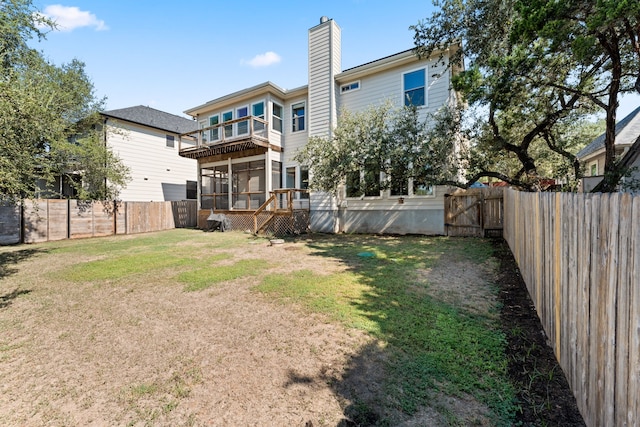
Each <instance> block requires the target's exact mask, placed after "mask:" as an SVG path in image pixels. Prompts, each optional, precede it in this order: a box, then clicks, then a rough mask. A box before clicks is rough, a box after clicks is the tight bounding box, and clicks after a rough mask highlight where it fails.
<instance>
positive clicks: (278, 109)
mask: <svg viewBox="0 0 640 427" xmlns="http://www.w3.org/2000/svg"><path fill="white" fill-rule="evenodd" d="M272 116H273V119H272V122H273V130H277V131H278V132H282V105H278V104H275V103H274V104H273V114H272Z"/></svg>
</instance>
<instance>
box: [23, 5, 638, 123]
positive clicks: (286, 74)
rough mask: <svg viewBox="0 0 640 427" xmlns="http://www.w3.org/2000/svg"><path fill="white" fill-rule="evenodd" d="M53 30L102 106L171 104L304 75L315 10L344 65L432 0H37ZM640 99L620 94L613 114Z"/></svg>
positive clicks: (397, 33) (364, 57)
mask: <svg viewBox="0 0 640 427" xmlns="http://www.w3.org/2000/svg"><path fill="white" fill-rule="evenodd" d="M34 5H35V6H36V7H37V8H38V9H40V10H41V11H42V12H44V13H45V14H46V15H48V16H50V17H52V18H54V19H55V20H57V22H58V24H59V30H57V31H52V32H50V33H48V35H47V38H46V39H45V40H43V41H41V42H38V43H35V42H34V43H32V45H33V46H34V47H35V48H37V49H39V50H41V51H43V52H44V55H45V56H46V57H47V58H48V59H49V60H50V61H52V62H54V63H55V64H57V65H60V64H62V63H65V62H69V61H71V60H72V59H73V58H77V59H79V60H81V61H83V62H84V63H85V64H86V67H85V70H86V72H87V74H88V75H89V77H90V79H91V80H92V81H93V84H94V87H95V89H96V95H97V96H98V97H107V104H106V108H107V109H117V108H125V107H131V106H134V105H148V106H150V107H153V108H157V109H159V110H163V111H166V112H169V113H173V114H178V115H183V111H184V110H187V109H189V108H191V107H195V106H197V105H200V104H203V103H205V102H207V101H209V100H212V99H215V98H217V97H219V96H223V95H226V94H228V93H231V92H234V91H236V90H241V89H244V88H246V87H250V86H253V85H256V84H259V83H262V82H265V81H272V82H273V83H275V84H277V85H279V86H281V87H283V88H285V89H291V88H295V87H298V86H302V85H305V84H306V83H307V31H308V29H309V28H311V27H313V26H315V25H317V24H318V23H319V22H320V17H321V16H328V17H329V18H332V19H334V20H335V21H336V22H337V24H338V25H339V26H340V27H341V29H342V69H347V68H351V67H354V66H357V65H360V64H364V63H367V62H369V61H372V60H375V59H379V58H382V57H385V56H388V55H391V54H394V53H397V52H401V51H404V50H406V49H410V48H412V47H413V33H412V32H411V31H409V26H410V25H413V24H416V23H417V22H418V21H419V20H420V19H423V18H425V17H427V16H428V15H429V14H430V13H431V12H432V10H433V6H432V5H431V1H429V0H422V1H418V0H402V1H389V0H386V1H385V0H325V1H322V2H317V1H314V2H312V1H309V2H300V1H299V0H298V1H289V0H277V1H270V2H267V1H252V0H246V1H244V2H221V1H211V0H209V1H205V0H182V1H180V2H177V1H159V0H156V1H150V0H110V1H106V0H68V2H67V0H63V1H62V2H61V1H55V0H54V1H51V2H48V1H41V0H34ZM639 105H640V97H638V96H627V97H626V98H624V99H623V100H622V102H621V106H620V109H619V110H618V118H622V117H624V116H625V115H626V114H628V113H629V112H631V111H632V110H633V109H634V108H636V107H637V106H639Z"/></svg>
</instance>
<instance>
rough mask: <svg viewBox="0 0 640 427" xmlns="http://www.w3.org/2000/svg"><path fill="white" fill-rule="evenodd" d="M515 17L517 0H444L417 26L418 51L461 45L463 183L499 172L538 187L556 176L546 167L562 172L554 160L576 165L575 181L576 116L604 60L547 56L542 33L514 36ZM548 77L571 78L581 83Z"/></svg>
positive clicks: (567, 167) (456, 62)
mask: <svg viewBox="0 0 640 427" xmlns="http://www.w3.org/2000/svg"><path fill="white" fill-rule="evenodd" d="M518 19H519V15H518V10H517V9H516V8H515V7H514V4H513V2H504V1H502V0H468V1H465V2H460V1H457V0H444V1H443V2H442V3H440V10H438V11H437V12H436V13H434V14H433V15H432V16H431V17H430V18H428V19H426V20H423V21H421V22H419V23H418V24H417V25H415V26H413V27H412V30H413V31H414V40H415V44H416V52H417V54H418V55H419V56H428V55H431V54H432V53H434V52H437V51H438V50H441V49H442V48H443V47H445V46H452V45H456V44H457V45H459V46H460V48H459V49H457V50H455V55H453V56H452V57H451V60H450V64H451V66H453V67H456V68H458V69H463V70H462V71H460V72H459V73H458V74H457V75H456V76H454V78H453V79H452V84H453V86H454V89H456V90H457V91H458V92H459V93H460V94H461V95H462V97H463V98H464V100H465V103H461V104H459V108H460V111H459V112H458V114H459V115H461V116H462V119H461V120H460V121H459V125H460V128H459V132H460V134H461V135H462V136H463V137H465V138H466V139H467V140H468V141H469V151H468V153H467V163H468V165H469V167H468V169H467V174H466V184H464V185H468V184H470V183H472V182H474V181H476V180H477V179H478V178H481V177H494V178H499V179H502V180H504V181H506V182H508V183H510V184H512V185H515V186H518V187H520V188H523V189H526V190H536V189H539V188H540V184H541V182H542V180H543V179H545V178H550V177H553V176H549V175H546V173H551V174H552V175H557V174H559V173H560V171H559V170H554V169H553V168H549V167H547V166H551V165H553V164H554V163H560V164H561V165H563V167H562V168H561V169H562V171H563V172H566V171H571V174H570V175H571V176H570V180H571V181H575V180H576V179H578V178H579V177H580V175H581V171H580V168H579V167H578V163H577V161H576V158H575V155H574V154H573V153H574V152H575V151H574V149H573V146H575V142H576V141H575V138H574V136H575V134H576V131H575V123H583V122H584V117H586V116H588V115H590V114H593V112H594V111H595V109H594V106H593V104H592V102H591V100H590V99H589V98H588V97H585V96H584V95H583V92H584V91H586V90H589V88H591V87H592V86H593V84H594V81H595V79H596V78H597V77H598V75H599V74H598V73H599V71H600V68H599V66H600V65H601V64H591V66H585V64H580V63H579V62H578V61H577V60H576V58H574V57H573V56H572V55H569V54H566V53H565V54H561V53H558V54H556V55H548V54H547V51H546V50H545V48H546V44H545V43H546V41H545V40H536V41H535V42H529V41H528V40H523V39H520V40H517V39H515V38H514V37H513V35H514V33H515V29H514V22H517V21H518ZM550 82H553V83H557V82H571V85H572V87H573V88H578V89H579V90H575V89H574V90H567V87H566V85H562V84H550ZM463 107H468V108H463ZM594 136H595V135H594ZM548 159H553V161H552V162H551V163H548ZM559 159H560V160H559ZM545 169H546V170H547V171H548V172H546V171H545ZM545 172H546V173H545Z"/></svg>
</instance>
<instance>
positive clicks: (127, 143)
mask: <svg viewBox="0 0 640 427" xmlns="http://www.w3.org/2000/svg"><path fill="white" fill-rule="evenodd" d="M101 116H102V120H103V129H104V131H105V142H106V144H107V145H108V146H109V148H110V149H111V150H112V151H113V152H114V153H115V154H117V155H118V157H120V160H121V161H122V162H123V163H124V164H125V165H127V167H129V171H130V175H131V181H130V182H129V183H128V184H127V186H126V187H125V188H123V189H122V190H121V192H120V200H123V201H126V202H133V201H136V202H149V201H154V202H161V201H174V200H187V199H195V198H196V197H197V181H196V180H197V172H196V168H195V165H194V164H193V161H192V160H189V159H185V158H184V157H181V156H179V155H178V142H179V140H180V135H181V134H183V133H185V132H190V131H193V130H195V129H197V124H196V123H194V121H193V120H189V119H187V118H184V117H180V116H177V115H175V114H171V113H167V112H164V111H160V110H156V109H155V108H151V107H146V106H143V105H138V106H135V107H128V108H120V109H117V110H109V111H104V112H102V113H101Z"/></svg>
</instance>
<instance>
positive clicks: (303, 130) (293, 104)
mask: <svg viewBox="0 0 640 427" xmlns="http://www.w3.org/2000/svg"><path fill="white" fill-rule="evenodd" d="M300 104H302V106H303V108H304V115H303V116H302V117H303V118H304V129H302V130H293V107H294V106H296V105H300ZM289 112H290V114H289V117H290V118H291V128H290V129H291V133H298V132H306V131H307V127H308V125H309V124H308V120H307V101H304V100H301V101H296V102H292V103H291V106H290V107H289Z"/></svg>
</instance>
